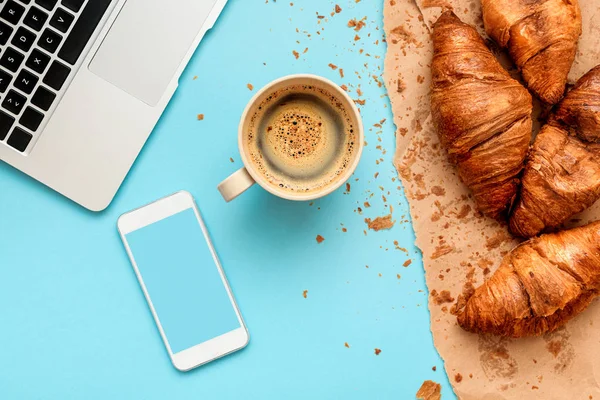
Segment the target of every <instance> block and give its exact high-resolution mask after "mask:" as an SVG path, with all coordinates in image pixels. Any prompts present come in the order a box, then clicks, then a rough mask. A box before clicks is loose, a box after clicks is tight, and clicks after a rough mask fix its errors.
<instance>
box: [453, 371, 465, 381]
mask: <svg viewBox="0 0 600 400" xmlns="http://www.w3.org/2000/svg"><path fill="white" fill-rule="evenodd" d="M454 380H455V381H456V383H461V382H462V380H463V377H462V375H461V374H460V373H458V374H456V375H454Z"/></svg>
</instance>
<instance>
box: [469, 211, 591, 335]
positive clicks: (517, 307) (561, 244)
mask: <svg viewBox="0 0 600 400" xmlns="http://www.w3.org/2000/svg"><path fill="white" fill-rule="evenodd" d="M599 290H600V222H594V223H592V224H589V225H587V226H584V227H580V228H575V229H571V230H567V231H562V232H559V233H554V234H547V235H543V236H541V237H538V238H534V239H531V240H529V241H527V242H525V243H523V244H521V245H520V246H518V247H517V248H515V249H514V250H513V251H512V252H511V253H509V254H507V255H506V256H505V257H504V259H503V260H502V264H501V265H500V267H499V268H498V270H497V271H496V272H495V273H494V274H493V275H492V277H491V278H490V279H488V280H487V281H486V282H485V283H484V284H483V285H482V286H480V287H479V288H477V289H476V290H475V293H474V294H473V295H472V296H471V297H470V298H469V300H468V301H467V304H466V306H465V307H464V309H463V310H462V311H461V312H460V313H459V315H458V324H459V325H460V326H461V327H462V328H464V329H465V330H467V331H470V332H476V333H492V334H496V335H502V336H512V337H524V336H537V335H542V334H544V333H546V332H551V331H553V330H555V329H557V328H558V327H560V326H561V325H564V324H565V323H566V322H567V321H568V320H570V319H571V318H573V317H574V316H575V315H577V314H578V313H580V312H581V311H583V310H584V309H585V308H586V307H587V306H588V305H589V304H590V303H591V301H592V300H593V299H594V298H595V297H596V296H597V295H598V291H599Z"/></svg>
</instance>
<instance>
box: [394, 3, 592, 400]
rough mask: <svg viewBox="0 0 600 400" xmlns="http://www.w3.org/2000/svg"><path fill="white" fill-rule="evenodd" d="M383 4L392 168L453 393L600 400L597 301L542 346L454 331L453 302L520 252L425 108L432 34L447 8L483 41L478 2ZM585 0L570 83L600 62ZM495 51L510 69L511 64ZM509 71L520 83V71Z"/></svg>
mask: <svg viewBox="0 0 600 400" xmlns="http://www.w3.org/2000/svg"><path fill="white" fill-rule="evenodd" d="M384 1H385V8H384V24H385V32H386V38H387V42H388V53H387V56H386V60H385V81H386V85H387V88H388V93H389V96H390V99H391V102H392V109H393V113H394V121H395V123H396V127H397V134H396V135H397V149H396V157H395V165H396V168H397V169H398V173H399V175H400V178H401V179H402V182H403V185H404V188H405V192H406V195H407V197H408V199H409V202H410V209H411V215H412V219H413V225H414V229H415V233H416V244H417V246H418V247H419V248H420V249H421V251H422V252H423V263H424V267H425V273H426V281H427V286H428V288H429V291H430V293H431V295H430V297H429V310H430V312H431V331H432V333H433V339H434V344H435V346H436V348H437V350H438V351H439V353H440V355H441V356H442V358H443V359H444V361H445V368H446V372H447V373H448V376H449V379H450V382H451V383H452V386H453V388H454V391H455V393H456V394H457V395H458V397H459V398H460V399H463V400H470V399H486V400H487V399H490V400H494V399H545V400H546V399H548V400H550V399H560V400H565V399H586V400H589V399H598V400H600V382H599V380H600V301H597V302H594V303H593V304H592V305H591V306H590V307H589V309H588V310H586V311H585V312H584V313H582V314H581V315H579V316H578V317H576V318H575V319H573V320H572V321H571V322H569V323H568V325H567V326H566V327H565V328H563V329H561V330H559V331H557V332H554V333H552V334H549V335H546V336H544V337H540V338H528V339H519V340H516V339H504V338H499V337H494V336H479V335H475V334H471V333H467V332H464V331H463V330H462V329H461V328H460V327H458V325H457V323H456V317H455V316H454V315H453V314H452V311H453V307H456V306H455V304H456V303H457V302H461V301H462V300H463V299H464V294H467V293H468V292H469V290H471V289H472V287H473V286H475V287H477V286H479V285H480V284H481V283H482V282H483V280H484V279H485V277H488V276H490V274H491V273H493V271H495V269H496V268H497V267H498V265H499V263H500V260H501V258H502V256H503V255H504V254H506V253H507V252H508V251H509V250H510V249H511V248H513V247H514V246H515V245H516V244H517V241H515V240H514V239H512V238H511V237H510V235H509V234H508V231H507V230H506V227H505V226H501V225H500V224H498V223H496V222H494V221H492V220H490V219H488V218H486V217H483V216H481V215H480V214H478V213H477V212H476V211H475V206H474V203H473V201H472V199H471V198H470V197H469V192H468V191H467V189H466V188H465V187H464V186H463V185H462V184H461V182H460V181H459V179H458V177H457V175H456V172H455V170H454V167H453V166H452V165H450V164H449V163H448V161H447V158H446V153H445V152H444V150H443V149H442V148H440V144H439V141H438V137H437V134H436V132H435V130H434V128H433V125H432V122H431V116H430V110H429V86H430V63H431V58H432V51H433V48H432V43H431V37H430V29H431V26H432V24H433V22H434V21H435V20H436V19H437V17H438V16H439V15H440V14H441V10H442V7H452V9H453V10H454V12H455V13H456V14H457V15H458V16H459V17H460V18H461V19H462V20H463V21H464V22H467V23H470V24H471V25H474V26H476V27H477V29H478V30H479V32H480V33H481V34H482V35H483V36H484V37H485V38H487V37H486V36H485V34H484V30H483V23H482V18H481V8H480V3H479V1H478V0H384ZM579 1H580V5H581V11H582V15H583V35H582V37H581V39H580V42H579V50H578V54H577V59H576V61H575V63H574V65H573V68H572V71H571V74H570V77H569V81H570V83H574V82H575V81H576V80H577V79H578V78H579V77H580V76H581V75H583V74H584V73H585V72H587V71H588V70H589V69H590V68H592V67H593V66H595V65H596V64H599V63H600V1H599V0H579ZM489 43H490V45H491V47H492V50H493V51H494V52H495V53H497V55H498V57H499V59H501V62H502V63H503V64H504V65H506V66H509V68H511V67H510V62H509V61H508V59H507V57H506V56H505V55H503V54H502V52H499V51H498V50H497V49H495V48H494V47H493V43H492V42H491V41H489ZM510 72H511V74H513V75H514V76H516V77H518V72H517V71H514V69H513V70H511V71H510ZM537 112H539V107H538V110H537ZM538 125H539V124H538ZM536 129H539V126H538V127H537V128H536ZM590 219H600V204H596V205H594V207H592V208H591V209H590V210H588V211H587V212H586V213H584V214H582V215H580V216H578V217H577V218H575V219H574V222H573V223H575V224H582V223H586V222H587V221H589V220H590Z"/></svg>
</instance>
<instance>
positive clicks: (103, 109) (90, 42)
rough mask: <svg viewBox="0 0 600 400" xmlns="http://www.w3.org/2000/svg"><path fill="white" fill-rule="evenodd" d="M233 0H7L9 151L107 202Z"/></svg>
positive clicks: (1, 122)
mask: <svg viewBox="0 0 600 400" xmlns="http://www.w3.org/2000/svg"><path fill="white" fill-rule="evenodd" d="M226 1H227V0H0V160H2V161H4V162H6V163H8V164H10V165H12V166H13V167H15V168H17V169H19V170H21V171H23V172H24V173H26V174H28V175H30V176H32V177H33V178H35V179H37V180H38V181H40V182H42V183H43V184H45V185H47V186H49V187H51V188H52V189H54V190H56V191H57V192H59V193H61V194H63V195H65V196H66V197H68V198H70V199H71V200H73V201H75V202H77V203H79V204H81V205H82V206H84V207H86V208H88V209H90V210H93V211H100V210H103V209H104V208H106V207H107V206H108V205H109V204H110V202H111V200H112V199H113V197H114V195H115V194H116V192H117V190H118V188H119V186H120V185H121V183H122V182H123V179H124V178H125V176H126V175H127V172H128V171H129V169H130V167H131V165H132V164H133V162H134V160H135V158H136V157H137V155H138V153H139V152H140V150H141V149H142V146H143V145H144V143H145V142H146V139H147V138H148V136H149V135H150V132H151V131H152V129H153V128H154V125H155V124H156V122H157V121H158V119H159V117H160V115H161V113H162V112H163V110H164V109H165V107H166V106H167V104H168V102H169V99H170V98H171V96H172V95H173V93H174V92H175V89H176V88H177V85H178V79H179V76H180V75H181V72H182V71H183V69H184V67H185V65H186V64H187V62H188V61H189V59H190V57H191V56H192V54H193V52H194V50H195V48H196V47H197V46H198V44H199V42H200V40H201V39H202V37H203V36H204V34H205V33H206V31H207V30H208V29H210V28H211V27H212V25H213V24H214V22H215V21H216V19H217V17H218V15H219V14H220V13H221V10H222V9H223V7H224V6H225V3H226ZM0 193H1V189H0Z"/></svg>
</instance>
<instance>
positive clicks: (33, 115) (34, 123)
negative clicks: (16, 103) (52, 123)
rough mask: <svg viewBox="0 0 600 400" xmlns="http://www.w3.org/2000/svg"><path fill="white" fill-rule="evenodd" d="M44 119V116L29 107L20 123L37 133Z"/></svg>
mask: <svg viewBox="0 0 600 400" xmlns="http://www.w3.org/2000/svg"><path fill="white" fill-rule="evenodd" d="M43 119H44V114H42V113H41V112H38V111H36V110H34V109H33V108H31V107H27V108H26V109H25V112H23V115H22V116H21V119H19V123H20V124H21V125H23V126H24V127H25V128H27V129H29V130H30V131H32V132H35V131H36V130H37V128H39V126H40V124H41V123H42V121H43Z"/></svg>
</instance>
